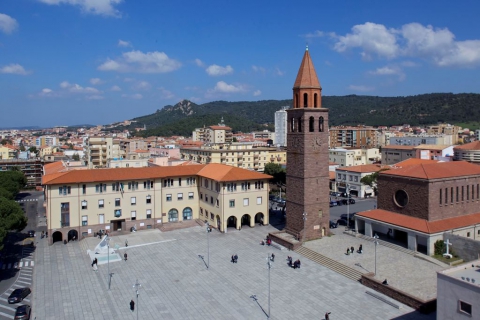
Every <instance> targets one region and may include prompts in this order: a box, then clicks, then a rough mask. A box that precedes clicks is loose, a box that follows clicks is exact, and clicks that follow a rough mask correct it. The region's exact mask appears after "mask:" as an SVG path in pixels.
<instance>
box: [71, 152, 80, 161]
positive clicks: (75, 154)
mask: <svg viewBox="0 0 480 320" xmlns="http://www.w3.org/2000/svg"><path fill="white" fill-rule="evenodd" d="M72 159H73V160H74V161H80V156H79V155H78V153H74V154H73V156H72Z"/></svg>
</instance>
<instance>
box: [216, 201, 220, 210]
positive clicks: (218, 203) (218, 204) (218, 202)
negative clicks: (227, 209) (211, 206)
mask: <svg viewBox="0 0 480 320" xmlns="http://www.w3.org/2000/svg"><path fill="white" fill-rule="evenodd" d="M219 206H220V201H219V200H218V199H217V208H218V207H219Z"/></svg>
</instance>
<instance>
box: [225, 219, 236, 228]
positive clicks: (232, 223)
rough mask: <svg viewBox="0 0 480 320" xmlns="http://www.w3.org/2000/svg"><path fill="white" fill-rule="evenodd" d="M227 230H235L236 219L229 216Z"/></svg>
mask: <svg viewBox="0 0 480 320" xmlns="http://www.w3.org/2000/svg"><path fill="white" fill-rule="evenodd" d="M227 228H235V229H236V228H237V217H235V216H230V217H228V220H227Z"/></svg>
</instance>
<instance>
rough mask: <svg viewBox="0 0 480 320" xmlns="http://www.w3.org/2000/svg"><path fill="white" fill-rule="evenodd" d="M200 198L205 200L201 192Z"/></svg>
mask: <svg viewBox="0 0 480 320" xmlns="http://www.w3.org/2000/svg"><path fill="white" fill-rule="evenodd" d="M200 200H203V193H201V192H200Z"/></svg>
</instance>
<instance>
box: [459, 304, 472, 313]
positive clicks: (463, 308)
mask: <svg viewBox="0 0 480 320" xmlns="http://www.w3.org/2000/svg"><path fill="white" fill-rule="evenodd" d="M458 310H459V311H460V312H462V313H465V314H468V315H469V316H471V315H472V305H471V304H469V303H466V302H464V301H462V300H458Z"/></svg>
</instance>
